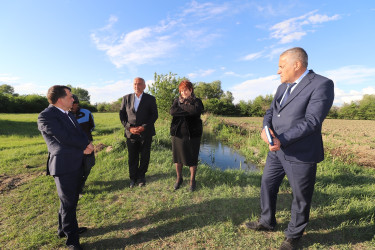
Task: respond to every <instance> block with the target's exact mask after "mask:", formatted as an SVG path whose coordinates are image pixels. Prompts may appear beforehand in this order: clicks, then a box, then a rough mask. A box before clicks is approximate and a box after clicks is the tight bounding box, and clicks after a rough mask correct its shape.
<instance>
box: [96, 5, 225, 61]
mask: <svg viewBox="0 0 375 250" xmlns="http://www.w3.org/2000/svg"><path fill="white" fill-rule="evenodd" d="M228 9H229V5H228V4H225V3H224V4H214V3H198V2H196V1H192V2H191V3H190V4H189V5H188V6H187V7H186V8H185V10H184V11H182V12H181V13H177V14H176V15H174V16H173V17H170V18H167V19H166V20H161V21H159V23H158V24H157V25H153V26H146V27H143V28H140V29H137V30H133V31H131V32H128V33H122V34H117V31H116V30H115V29H114V25H115V24H116V22H118V17H116V16H113V15H112V16H111V17H110V18H109V20H108V24H107V25H105V26H104V27H103V28H99V29H97V30H95V31H94V32H92V33H91V35H90V37H91V40H92V42H93V43H94V44H95V46H96V48H97V49H98V50H101V51H104V52H105V53H106V55H107V56H108V58H109V60H110V61H111V62H112V63H113V64H114V65H115V66H116V67H117V68H121V67H123V66H128V67H135V66H137V65H142V64H148V63H153V62H158V60H160V59H162V58H167V57H171V56H173V54H174V53H175V51H176V49H177V48H179V47H181V46H184V48H189V47H190V48H194V49H202V48H206V47H209V46H210V45H211V44H212V43H213V42H214V41H215V40H216V39H217V38H218V37H220V33H219V32H218V31H216V30H213V29H217V28H212V27H211V28H210V27H209V26H207V27H206V26H205V25H203V24H202V23H204V22H207V20H209V19H213V18H221V17H222V16H223V14H224V13H226V12H227V11H228ZM180 34H183V35H180Z"/></svg>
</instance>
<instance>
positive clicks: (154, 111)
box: [142, 95, 158, 129]
mask: <svg viewBox="0 0 375 250" xmlns="http://www.w3.org/2000/svg"><path fill="white" fill-rule="evenodd" d="M149 97H150V113H149V118H148V120H147V122H146V123H144V124H142V127H144V128H145V129H147V127H148V126H150V125H151V126H152V125H153V124H154V123H155V122H156V120H157V119H158V107H157V106H156V99H155V97H153V96H152V95H149Z"/></svg>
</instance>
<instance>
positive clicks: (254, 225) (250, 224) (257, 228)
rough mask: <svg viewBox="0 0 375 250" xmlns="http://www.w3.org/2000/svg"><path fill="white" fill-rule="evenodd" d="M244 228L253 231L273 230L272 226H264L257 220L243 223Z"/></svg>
mask: <svg viewBox="0 0 375 250" xmlns="http://www.w3.org/2000/svg"><path fill="white" fill-rule="evenodd" d="M245 226H246V228H248V229H251V230H255V231H273V228H270V227H267V226H264V225H263V224H261V223H260V222H259V221H250V222H247V223H246V224H245Z"/></svg>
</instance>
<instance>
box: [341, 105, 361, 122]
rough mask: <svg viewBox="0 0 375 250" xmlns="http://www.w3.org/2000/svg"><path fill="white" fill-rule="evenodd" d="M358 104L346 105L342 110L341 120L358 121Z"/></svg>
mask: <svg viewBox="0 0 375 250" xmlns="http://www.w3.org/2000/svg"><path fill="white" fill-rule="evenodd" d="M358 108H359V106H358V103H357V102H351V103H350V104H348V103H344V104H343V105H342V107H341V108H340V112H339V118H341V119H358V117H357V114H358Z"/></svg>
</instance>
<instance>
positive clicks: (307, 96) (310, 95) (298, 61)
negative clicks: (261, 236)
mask: <svg viewBox="0 0 375 250" xmlns="http://www.w3.org/2000/svg"><path fill="white" fill-rule="evenodd" d="M307 64H308V56H307V53H306V51H305V50H304V49H302V48H298V47H297V48H292V49H289V50H287V51H285V52H283V53H282V54H281V55H280V59H279V69H278V71H277V73H278V74H279V75H280V78H281V85H280V86H279V87H278V89H277V91H276V94H275V97H274V100H273V102H272V104H271V107H270V109H268V110H267V112H266V115H265V116H264V120H263V131H262V134H261V137H262V139H263V140H264V141H265V142H266V143H268V144H269V142H268V140H267V136H266V132H265V129H264V127H265V126H266V125H267V126H268V128H270V132H271V136H272V137H273V146H271V145H270V144H269V150H270V151H269V152H268V156H267V161H266V165H265V168H264V170H263V176H262V183H261V199H260V201H261V216H260V219H259V221H257V222H249V223H246V226H247V227H248V228H250V229H253V230H265V231H271V230H273V229H274V228H275V226H276V217H275V213H276V200H277V193H278V191H279V187H280V184H281V182H282V180H283V179H284V176H285V175H286V176H287V177H288V181H289V184H290V186H291V188H292V192H293V201H292V206H291V220H290V222H289V224H288V228H287V229H286V230H285V236H286V239H285V241H284V242H283V243H282V245H281V247H280V249H294V248H295V247H296V246H297V243H298V240H299V239H300V238H301V236H302V234H303V232H304V230H305V227H306V225H307V223H308V221H309V214H310V206H311V200H312V195H313V191H314V185H315V177H316V168H317V163H318V162H321V161H322V160H323V158H324V151H323V141H322V134H321V130H322V123H323V121H324V119H325V118H326V116H327V114H328V111H329V110H330V108H331V106H332V103H333V99H334V86H333V82H332V80H330V79H328V78H326V77H324V76H321V75H318V74H315V73H314V72H313V71H312V70H307Z"/></svg>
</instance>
